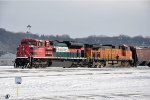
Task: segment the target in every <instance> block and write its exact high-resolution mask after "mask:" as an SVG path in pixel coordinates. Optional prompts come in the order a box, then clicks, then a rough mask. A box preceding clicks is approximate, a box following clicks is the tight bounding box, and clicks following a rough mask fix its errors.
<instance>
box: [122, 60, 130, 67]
mask: <svg viewBox="0 0 150 100" xmlns="http://www.w3.org/2000/svg"><path fill="white" fill-rule="evenodd" d="M129 65H130V64H129V62H128V61H122V62H121V66H122V67H129Z"/></svg>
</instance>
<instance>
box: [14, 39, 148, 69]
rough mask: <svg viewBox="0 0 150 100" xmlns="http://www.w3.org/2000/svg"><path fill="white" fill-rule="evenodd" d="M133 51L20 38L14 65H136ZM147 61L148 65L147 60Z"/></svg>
mask: <svg viewBox="0 0 150 100" xmlns="http://www.w3.org/2000/svg"><path fill="white" fill-rule="evenodd" d="M136 53H138V49H136V48H134V47H129V46H126V45H119V46H114V45H109V44H106V45H96V44H95V45H91V44H82V43H75V42H71V41H63V42H59V41H49V40H36V39H23V40H22V41H21V43H20V44H19V46H18V48H17V55H16V56H17V57H16V59H15V63H14V67H15V68H39V67H40V68H45V67H48V66H51V64H52V62H53V61H64V62H65V61H69V62H71V65H70V66H69V67H77V66H80V67H90V68H93V67H94V68H95V67H108V66H113V67H120V66H122V67H128V66H136V65H137V64H139V61H140V59H137V58H138V57H139V56H138V54H136ZM145 60H146V61H147V60H148V59H145ZM146 64H147V65H150V63H148V62H146Z"/></svg>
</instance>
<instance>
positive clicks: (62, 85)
mask: <svg viewBox="0 0 150 100" xmlns="http://www.w3.org/2000/svg"><path fill="white" fill-rule="evenodd" d="M15 76H21V77H22V84H21V85H19V92H18V93H19V94H18V95H19V96H18V97H17V93H16V88H17V85H16V84H15ZM6 94H9V95H10V98H9V99H10V100H107V99H109V100H149V99H150V68H149V67H138V68H58V67H54V68H47V69H13V66H7V67H5V66H0V100H5V95H6Z"/></svg>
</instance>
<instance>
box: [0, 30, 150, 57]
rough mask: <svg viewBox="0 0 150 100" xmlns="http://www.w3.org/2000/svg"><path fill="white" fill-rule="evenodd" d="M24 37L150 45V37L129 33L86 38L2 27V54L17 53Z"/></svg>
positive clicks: (0, 52) (91, 42)
mask: <svg viewBox="0 0 150 100" xmlns="http://www.w3.org/2000/svg"><path fill="white" fill-rule="evenodd" d="M23 38H34V39H41V40H42V39H47V40H53V41H54V40H59V41H64V40H65V41H76V42H81V43H86V44H113V45H120V44H126V45H131V46H150V37H143V36H135V37H130V36H127V35H119V36H113V37H109V36H87V37H84V38H71V37H70V36H69V35H56V36H55V35H38V34H32V33H23V32H17V33H15V32H10V31H7V30H5V29H3V28H0V56H1V55H2V54H5V53H7V52H10V53H13V54H15V53H16V48H17V46H18V44H19V43H20V41H21V40H22V39H23Z"/></svg>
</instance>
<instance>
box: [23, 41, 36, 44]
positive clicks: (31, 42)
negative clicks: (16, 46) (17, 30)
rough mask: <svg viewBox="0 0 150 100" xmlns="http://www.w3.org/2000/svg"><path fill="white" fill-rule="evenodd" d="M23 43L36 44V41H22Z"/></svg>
mask: <svg viewBox="0 0 150 100" xmlns="http://www.w3.org/2000/svg"><path fill="white" fill-rule="evenodd" d="M21 44H22V45H24V44H29V45H36V42H35V41H22V42H21Z"/></svg>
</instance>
